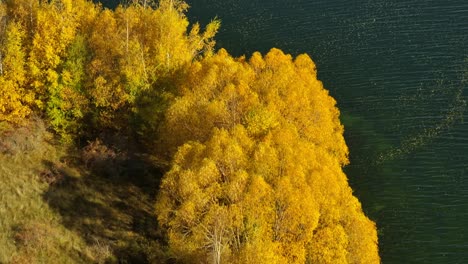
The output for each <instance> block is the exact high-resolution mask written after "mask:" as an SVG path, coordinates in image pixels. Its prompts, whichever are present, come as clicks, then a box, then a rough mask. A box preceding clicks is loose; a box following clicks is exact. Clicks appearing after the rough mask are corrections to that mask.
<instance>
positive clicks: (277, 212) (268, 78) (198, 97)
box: [157, 49, 380, 263]
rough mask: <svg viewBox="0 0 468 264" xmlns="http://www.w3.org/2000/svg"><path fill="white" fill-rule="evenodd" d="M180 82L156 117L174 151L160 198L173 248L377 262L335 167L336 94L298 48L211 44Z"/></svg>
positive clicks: (186, 252) (370, 227) (216, 256)
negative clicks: (232, 50) (238, 53)
mask: <svg viewBox="0 0 468 264" xmlns="http://www.w3.org/2000/svg"><path fill="white" fill-rule="evenodd" d="M177 92H178V94H177V95H178V96H176V98H175V99H174V102H173V103H172V104H171V105H170V107H169V108H168V110H167V112H166V118H165V122H164V124H163V127H162V130H163V132H162V133H163V140H162V144H163V146H164V149H166V150H168V151H169V155H172V153H175V156H174V160H173V163H172V168H171V170H170V171H169V172H168V173H167V174H166V175H165V177H164V179H163V182H162V185H161V193H160V195H159V198H158V203H157V214H158V219H159V221H160V223H161V224H162V225H163V226H165V227H166V228H167V230H168V232H169V243H170V245H171V248H172V249H173V250H174V252H175V256H177V257H179V258H180V259H181V260H186V261H187V260H194V259H199V260H200V261H201V259H203V260H210V259H211V263H220V262H233V263H305V262H308V263H379V261H380V260H379V256H378V252H377V234H376V229H375V225H374V223H372V222H371V221H370V220H369V219H367V218H366V217H365V216H364V214H363V213H362V209H361V206H360V204H359V202H358V201H357V200H356V199H355V198H354V197H353V196H352V192H351V189H350V187H349V186H348V183H347V179H346V176H345V175H344V174H343V172H342V169H341V167H342V166H343V165H345V164H347V163H348V159H347V155H348V149H347V147H346V144H345V142H344V139H343V126H342V125H341V124H340V122H339V111H338V109H337V108H336V107H335V104H336V102H335V100H334V99H333V98H332V97H330V96H329V95H328V92H327V91H326V90H325V89H324V88H323V85H322V83H321V82H320V81H318V80H317V79H316V70H315V64H314V63H313V61H312V60H311V59H310V58H309V57H308V56H307V55H300V56H298V57H297V58H295V59H293V58H292V57H291V56H290V55H286V54H284V53H283V52H281V51H280V50H278V49H272V50H271V51H270V52H269V53H268V54H267V55H266V56H265V57H262V56H261V55H260V54H259V53H255V54H253V56H252V57H251V58H250V60H245V59H244V58H243V57H242V58H238V59H235V58H232V57H231V56H229V54H228V53H227V52H226V51H225V50H220V51H219V52H218V53H217V54H215V55H213V56H208V57H206V58H204V59H202V60H201V61H199V62H194V63H192V64H191V65H190V66H189V68H188V69H187V74H186V75H185V79H184V80H183V81H181V82H180V85H179V86H178V91H177ZM189 262H190V261H189Z"/></svg>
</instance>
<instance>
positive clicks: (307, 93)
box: [0, 0, 380, 264]
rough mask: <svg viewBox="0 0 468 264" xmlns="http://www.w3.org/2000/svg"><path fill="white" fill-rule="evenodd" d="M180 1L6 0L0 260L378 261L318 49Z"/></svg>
mask: <svg viewBox="0 0 468 264" xmlns="http://www.w3.org/2000/svg"><path fill="white" fill-rule="evenodd" d="M187 11H188V5H187V4H186V3H185V2H184V1H181V0H160V1H151V0H145V1H136V0H134V1H128V2H127V3H125V4H121V5H120V6H118V7H117V8H116V9H114V10H110V9H106V8H104V7H102V6H101V5H100V4H96V3H93V2H92V1H88V0H49V1H42V0H4V1H0V91H1V92H0V181H1V182H2V186H3V190H2V193H1V196H0V214H1V215H2V218H1V219H0V263H216V264H218V263H380V258H379V255H378V245H377V244H378V241H377V229H376V225H375V223H374V222H372V221H371V220H370V219H368V218H367V217H366V216H365V214H364V213H363V211H362V208H361V204H360V202H359V201H358V200H357V198H356V197H354V196H353V191H352V189H351V188H350V186H349V185H348V180H347V177H346V175H345V174H344V173H343V170H342V168H343V166H345V165H347V164H348V163H349V161H348V148H347V146H346V143H345V140H344V137H343V132H344V127H343V125H342V124H341V123H340V119H339V115H340V112H339V110H338V108H337V107H336V101H335V100H334V99H333V98H332V97H331V96H330V95H329V93H328V91H327V90H326V89H325V88H324V87H323V84H322V82H320V81H319V80H317V69H316V66H315V64H314V62H313V61H312V59H311V58H310V57H309V56H308V55H306V54H302V55H299V56H297V57H295V58H294V57H292V56H291V55H288V54H285V53H284V52H282V51H281V50H279V49H276V48H273V49H271V50H270V51H269V52H268V53H267V54H264V55H262V54H260V53H258V52H256V53H254V54H252V55H251V56H250V57H246V56H242V57H238V58H235V57H233V56H231V55H230V54H229V53H228V51H226V50H224V49H222V48H221V49H218V50H217V48H216V47H215V40H214V37H215V35H216V33H217V31H218V29H219V27H220V25H221V22H220V21H219V20H218V19H214V20H212V22H211V23H209V24H207V25H204V26H201V25H199V24H197V23H196V24H190V23H189V22H188V19H187V17H186V12H187Z"/></svg>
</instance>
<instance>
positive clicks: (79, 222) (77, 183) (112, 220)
mask: <svg viewBox="0 0 468 264" xmlns="http://www.w3.org/2000/svg"><path fill="white" fill-rule="evenodd" d="M0 142H1V143H0V182H1V186H2V191H1V192H0V216H1V217H0V263H117V262H122V263H159V262H163V259H164V250H163V247H161V246H160V245H159V242H158V241H159V240H160V237H161V235H160V234H159V233H158V231H157V230H158V228H157V223H156V220H155V216H154V215H153V202H154V196H155V191H156V187H157V184H158V182H157V181H158V179H159V172H158V170H157V168H153V167H151V166H150V165H149V164H148V163H146V162H145V161H144V159H143V158H140V157H139V156H136V155H134V156H132V157H129V155H128V154H127V153H125V155H124V154H121V153H120V152H115V153H114V152H112V151H111V149H112V148H110V147H105V146H103V143H102V142H99V143H96V142H94V143H92V144H90V146H88V148H87V149H85V151H87V152H86V153H84V154H87V155H88V156H87V157H89V152H90V151H91V152H92V153H93V155H94V156H93V159H92V160H86V162H87V163H86V166H85V163H84V162H83V160H82V157H81V156H83V155H82V154H81V153H79V152H78V151H76V150H75V151H70V150H65V149H64V148H63V147H59V146H57V145H55V144H54V143H53V142H54V140H53V137H52V135H51V134H49V133H48V132H47V131H46V128H45V126H44V124H43V123H42V122H41V121H40V120H35V121H32V122H31V123H30V124H29V125H28V126H25V127H22V128H16V129H15V128H11V127H7V126H5V125H4V124H0ZM93 144H94V145H93ZM93 146H94V148H95V149H93ZM100 152H102V153H100ZM109 153H110V154H112V155H110V154H109ZM93 162H97V163H95V164H93ZM106 168H108V169H106Z"/></svg>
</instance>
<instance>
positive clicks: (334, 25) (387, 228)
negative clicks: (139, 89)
mask: <svg viewBox="0 0 468 264" xmlns="http://www.w3.org/2000/svg"><path fill="white" fill-rule="evenodd" d="M107 2H109V1H107ZM189 3H190V4H191V6H192V8H191V9H190V10H189V18H190V20H191V21H200V22H201V23H202V24H206V23H207V22H208V21H210V20H211V19H212V18H215V17H218V18H220V19H221V21H222V28H221V30H220V32H219V34H218V36H217V38H216V39H217V43H218V47H224V48H226V49H227V50H228V51H229V52H230V53H231V54H233V55H236V56H240V55H243V54H246V55H247V56H249V55H250V54H251V53H252V52H253V51H257V50H258V51H261V52H263V53H265V52H267V51H268V50H269V49H270V48H272V47H278V48H281V49H282V50H284V51H285V52H288V53H291V54H294V55H297V54H300V53H308V54H309V55H310V56H311V57H312V58H313V60H314V61H315V62H316V64H317V68H318V76H319V79H321V80H322V81H323V83H324V85H325V87H326V88H327V89H329V90H330V93H331V95H332V96H333V97H335V98H336V100H337V101H338V107H339V108H340V110H341V113H342V117H341V118H342V122H343V123H344V124H345V130H346V132H345V137H346V141H347V144H348V146H349V147H350V153H351V154H350V159H351V164H350V165H349V166H347V167H346V168H345V171H346V173H347V175H348V177H349V181H350V184H351V186H352V188H353V189H354V190H355V194H356V196H358V197H359V199H360V200H361V202H362V204H363V208H364V211H365V212H366V214H367V215H368V216H369V217H370V218H371V219H373V220H374V221H376V223H377V225H378V229H379V241H380V254H381V257H382V262H383V263H443V264H446V263H452V264H453V263H468V227H467V226H468V120H466V121H465V119H464V117H465V115H466V98H467V96H468V91H467V83H468V1H466V0H445V1H441V0H399V1H392V0H367V1H359V0H355V1H344V0H341V1H337V0H326V1H325V0H315V1H311V0H287V1H285V0H268V1H267V0H263V1H259V0H223V1H217V0H197V1H189Z"/></svg>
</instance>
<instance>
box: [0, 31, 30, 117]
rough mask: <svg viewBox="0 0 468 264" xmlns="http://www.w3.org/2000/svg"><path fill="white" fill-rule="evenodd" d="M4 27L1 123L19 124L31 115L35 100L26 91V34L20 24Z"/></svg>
mask: <svg viewBox="0 0 468 264" xmlns="http://www.w3.org/2000/svg"><path fill="white" fill-rule="evenodd" d="M4 26H5V32H2V33H3V34H2V35H3V36H2V45H1V47H0V57H1V59H0V64H1V65H0V67H1V72H0V91H1V92H0V93H1V94H2V96H0V121H9V122H14V123H18V122H21V119H23V118H24V117H26V116H27V115H28V114H29V113H30V111H31V110H30V108H29V107H28V103H31V101H33V99H34V95H33V94H31V93H29V92H28V91H27V90H26V89H24V85H25V83H26V74H27V72H26V69H25V52H24V48H23V41H24V38H25V32H24V29H23V28H22V26H21V24H19V23H15V22H10V23H8V24H7V25H5V24H4Z"/></svg>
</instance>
